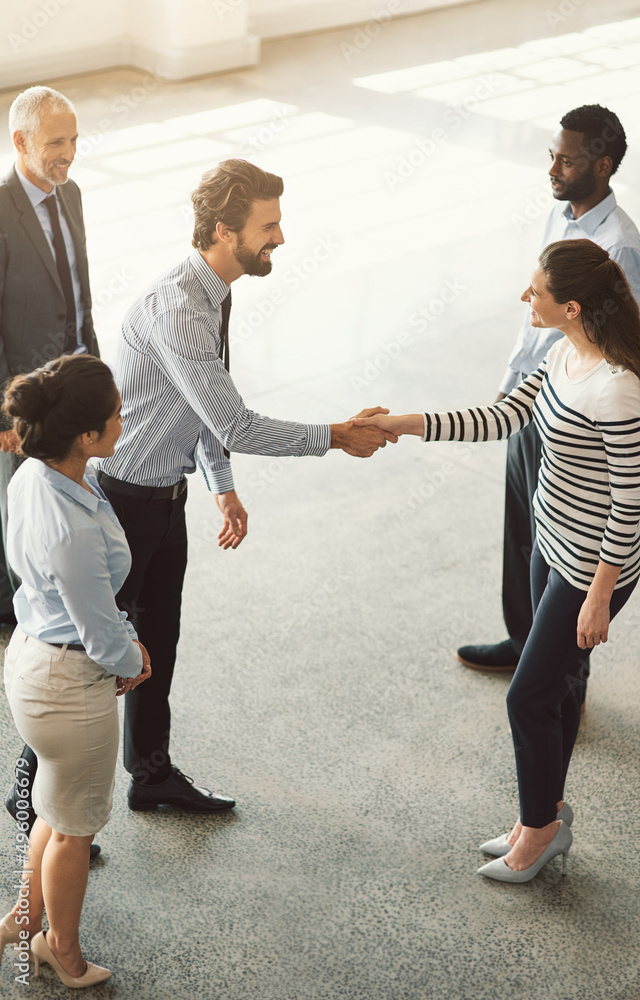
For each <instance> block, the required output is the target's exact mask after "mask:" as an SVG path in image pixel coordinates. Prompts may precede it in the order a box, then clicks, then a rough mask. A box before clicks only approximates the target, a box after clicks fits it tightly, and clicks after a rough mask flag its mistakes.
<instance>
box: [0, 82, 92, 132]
mask: <svg viewBox="0 0 640 1000" xmlns="http://www.w3.org/2000/svg"><path fill="white" fill-rule="evenodd" d="M45 111H52V112H53V113H54V114H58V115H60V114H63V115H64V114H69V113H71V114H75V112H76V109H75V108H74V106H73V104H72V103H71V101H70V100H69V99H68V98H67V97H65V96H64V94H60V93H58V91H57V90H52V89H51V87H29V88H28V89H27V90H23V91H22V93H21V94H18V96H17V97H16V99H15V101H14V102H13V104H12V105H11V107H10V108H9V132H10V133H11V135H13V134H14V132H22V134H23V135H33V134H34V132H37V131H38V129H39V128H40V122H41V120H42V115H43V113H44V112H45Z"/></svg>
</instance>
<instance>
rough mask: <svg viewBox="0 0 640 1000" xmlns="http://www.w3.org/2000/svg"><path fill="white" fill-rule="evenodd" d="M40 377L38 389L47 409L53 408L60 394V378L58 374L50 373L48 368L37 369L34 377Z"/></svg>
mask: <svg viewBox="0 0 640 1000" xmlns="http://www.w3.org/2000/svg"><path fill="white" fill-rule="evenodd" d="M36 374H37V375H39V376H40V388H41V389H42V394H43V396H44V398H45V400H46V401H47V403H48V408H51V407H52V406H55V404H56V403H57V402H58V400H59V399H60V393H61V392H62V377H61V375H60V372H54V371H51V369H50V368H37V369H36V371H35V372H34V375H36Z"/></svg>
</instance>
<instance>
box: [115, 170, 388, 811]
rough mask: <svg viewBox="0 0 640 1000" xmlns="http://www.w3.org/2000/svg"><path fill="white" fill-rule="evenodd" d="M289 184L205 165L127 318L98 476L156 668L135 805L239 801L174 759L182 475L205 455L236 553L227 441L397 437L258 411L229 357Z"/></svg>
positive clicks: (129, 598) (258, 448) (131, 722)
mask: <svg viewBox="0 0 640 1000" xmlns="http://www.w3.org/2000/svg"><path fill="white" fill-rule="evenodd" d="M282 191H283V182H282V180H281V178H279V177H276V176H275V175H274V174H268V173H266V172H265V171H263V170H261V169H260V168H258V167H256V166H254V165H253V164H250V163H247V162H246V161H244V160H226V161H225V162H223V163H221V164H219V166H218V167H217V168H215V169H214V170H212V171H210V172H209V173H207V174H205V175H204V177H203V178H202V182H201V184H200V186H199V187H198V188H197V190H196V191H195V192H194V193H193V195H192V200H193V203H194V210H195V231H194V237H193V246H194V247H195V251H194V252H193V253H192V254H191V256H190V257H188V258H187V259H186V260H185V261H183V263H181V264H179V265H178V266H177V267H174V268H173V269H172V270H171V271H169V272H168V273H167V274H165V275H164V276H163V277H161V278H160V280H159V281H158V282H157V284H156V285H155V286H154V287H152V288H151V290H150V291H149V292H147V294H146V295H144V296H143V297H142V298H141V299H140V300H139V301H138V302H136V303H135V304H134V306H133V307H132V308H131V310H130V311H129V313H128V315H127V316H126V318H125V320H124V323H123V327H122V336H121V339H120V343H119V347H118V354H117V360H116V367H115V378H116V382H117V383H118V386H119V388H120V392H121V394H122V401H123V402H122V418H123V431H122V436H121V438H120V441H119V442H118V446H117V448H116V451H115V454H114V456H113V457H112V458H107V459H105V460H104V461H103V462H102V463H101V470H100V473H99V478H100V482H101V485H102V487H103V489H104V490H105V492H106V494H107V495H108V497H109V499H110V500H111V502H112V504H113V506H114V508H115V511H116V513H117V515H118V517H119V519H120V522H121V524H122V526H123V528H124V530H125V532H126V535H127V539H128V541H129V545H130V547H131V555H132V560H133V562H132V567H131V572H130V574H129V577H128V578H127V580H126V582H125V584H124V586H123V588H122V590H121V591H120V593H119V595H118V601H119V603H120V605H121V607H123V608H125V609H126V610H127V611H128V612H129V613H130V615H131V617H132V619H133V620H134V621H135V626H136V630H137V632H138V635H139V637H140V641H141V642H142V643H143V645H145V646H146V647H147V649H148V650H149V654H150V657H151V665H152V670H153V676H152V677H151V679H150V680H149V681H148V682H147V684H144V685H140V687H138V688H136V689H135V691H132V692H130V693H129V694H128V695H126V708H125V731H124V760H125V767H126V768H127V770H128V771H129V772H130V774H131V776H132V779H131V783H130V786H129V792H128V800H129V805H130V807H131V808H132V809H138V810H141V809H155V808H157V806H158V805H160V804H170V805H174V806H178V807H181V808H184V809H188V810H192V811H201V812H215V811H219V810H223V809H230V808H232V807H233V806H234V805H235V803H234V801H233V799H232V798H231V797H229V796H227V795H223V794H221V793H218V792H216V793H213V792H210V791H208V790H207V789H206V788H199V787H197V786H196V785H194V783H193V782H192V780H191V779H190V778H187V776H185V775H183V774H182V772H181V771H179V770H178V769H177V768H176V767H174V766H173V765H172V763H171V757H170V754H169V733H170V710H169V692H170V688H171V680H172V676H173V670H174V665H175V656H176V647H177V643H178V636H179V629H180V604H181V597H182V585H183V579H184V574H185V569H186V563H187V534H186V525H185V517H184V508H185V501H186V495H187V494H186V479H185V473H189V472H193V471H194V469H195V467H196V460H197V462H198V464H199V465H200V467H201V469H202V471H203V473H204V476H205V479H206V481H207V485H208V486H209V488H210V489H211V490H212V491H213V492H214V493H215V496H216V501H217V504H218V507H219V508H220V511H221V513H222V517H223V526H222V529H221V531H220V534H219V536H218V538H219V544H220V545H221V546H222V547H223V548H225V549H226V548H236V547H237V546H238V545H239V544H240V542H241V541H242V539H243V538H244V537H245V535H246V533H247V514H246V512H245V510H244V508H243V506H242V504H241V502H240V500H239V499H238V497H237V495H236V493H235V491H234V483H233V476H232V473H231V466H230V464H229V457H228V456H229V450H230V451H240V452H245V453H247V454H253V455H296V456H303V455H318V456H320V455H324V454H326V452H327V451H328V450H329V448H341V449H342V450H343V451H346V452H347V453H348V454H351V455H357V456H362V457H366V456H369V455H371V454H373V452H374V451H376V449H377V448H379V447H384V446H385V444H386V442H387V440H390V441H396V440H397V438H395V437H394V436H393V435H388V434H384V433H382V432H380V431H377V430H376V429H374V428H357V427H355V426H354V425H353V424H352V423H351V422H350V421H347V422H345V423H339V424H331V425H329V424H302V423H294V422H291V421H285V420H274V419H272V418H270V417H265V416H262V415H261V414H259V413H255V412H253V411H252V410H249V409H248V408H247V407H246V406H245V404H244V402H243V400H242V398H241V396H240V395H239V393H238V391H237V389H236V387H235V385H234V383H233V381H232V379H231V378H230V376H229V373H228V371H227V370H226V368H225V366H224V365H223V363H222V361H221V357H220V355H221V349H222V343H221V341H222V340H224V339H225V337H224V332H225V327H226V325H227V324H226V323H225V314H226V316H227V318H228V307H229V305H230V300H229V295H230V291H229V286H230V285H231V283H232V282H233V281H235V280H236V279H237V278H239V277H241V276H242V275H243V274H251V275H259V276H263V275H267V274H269V272H270V271H271V254H272V252H273V250H275V249H276V248H277V247H278V246H279V245H280V244H282V243H283V242H284V239H283V236H282V230H281V228H280V218H281V216H280V203H279V198H280V195H281V194H282ZM366 412H367V413H373V412H378V410H376V411H373V410H372V411H366ZM385 412H386V411H385ZM364 430H367V431H369V433H367V434H363V433H362V432H363V431H364ZM145 687H146V688H148V691H147V692H146V693H143V688H145Z"/></svg>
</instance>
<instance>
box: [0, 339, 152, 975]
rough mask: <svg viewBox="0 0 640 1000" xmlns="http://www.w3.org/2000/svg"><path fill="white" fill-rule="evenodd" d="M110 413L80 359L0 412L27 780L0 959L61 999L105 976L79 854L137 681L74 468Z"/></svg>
mask: <svg viewBox="0 0 640 1000" xmlns="http://www.w3.org/2000/svg"><path fill="white" fill-rule="evenodd" d="M120 407H121V400H120V394H119V392H118V389H117V387H116V385H115V382H114V381H113V376H112V374H111V371H110V369H109V368H108V367H107V365H105V364H104V363H103V362H102V361H99V360H98V359H97V358H94V357H92V356H91V355H70V356H69V355H68V356H65V357H62V358H58V359H57V360H55V361H51V362H50V363H49V364H47V365H45V366H44V367H43V368H38V369H37V370H36V371H34V372H31V373H30V374H28V375H18V376H16V378H14V379H12V381H11V382H9V383H8V385H7V386H6V388H5V392H4V404H3V407H2V409H3V412H4V414H5V415H6V416H8V417H10V418H12V419H13V428H14V430H15V432H16V434H17V436H18V438H19V440H20V447H21V450H22V452H23V454H24V455H26V456H28V458H27V460H26V461H25V462H24V463H23V464H22V465H21V467H20V468H19V469H18V471H17V472H16V474H15V476H14V477H13V479H12V481H11V484H10V486H9V514H10V516H9V533H8V557H9V560H10V562H11V564H12V566H13V567H14V568H15V570H16V572H17V573H18V574H19V575H20V577H21V579H22V586H21V587H20V588H19V590H18V591H17V593H16V595H15V598H14V607H15V611H16V617H17V620H18V626H17V628H16V630H15V632H14V633H13V636H12V638H11V642H10V643H9V646H8V647H7V650H6V654H5V672H4V680H5V688H6V691H7V698H8V700H9V705H10V707H11V712H12V714H13V718H14V721H15V724H16V728H17V729H18V732H19V733H20V735H21V736H22V738H23V739H24V740H25V741H26V742H27V743H28V744H29V746H31V747H32V748H33V749H34V750H35V752H36V754H37V757H38V771H37V774H36V777H35V782H34V786H33V806H34V809H35V812H36V814H37V819H36V821H35V823H34V825H33V829H32V831H31V836H30V837H29V846H28V855H27V857H26V858H25V864H24V873H23V877H22V887H21V889H20V893H19V896H18V901H17V903H16V905H15V906H14V908H13V910H12V911H11V913H9V914H7V916H6V917H4V919H3V920H2V921H1V922H0V957H1V955H2V949H3V948H4V946H5V945H6V944H9V943H14V944H16V945H17V946H19V947H20V948H21V952H20V954H21V955H24V953H25V952H26V950H27V946H28V945H29V944H30V948H31V953H32V955H33V957H34V958H35V963H36V975H39V972H40V963H41V962H48V963H49V965H51V966H52V968H53V969H54V970H55V971H56V973H57V974H58V976H59V977H60V979H61V980H62V982H63V983H64V984H65V985H66V986H70V987H72V988H74V989H79V988H82V987H85V986H92V985H94V984H96V983H99V982H103V981H104V980H105V979H108V978H109V976H111V974H112V973H111V972H110V971H109V970H108V969H103V968H101V967H100V966H97V965H92V964H91V963H87V962H85V960H84V958H83V956H82V949H81V947H80V940H79V925H80V914H81V911H82V904H83V901H84V894H85V890H86V885H87V875H88V871H89V848H90V846H91V842H92V840H93V837H94V834H95V833H97V832H98V830H101V829H102V827H103V826H104V825H105V824H106V822H107V820H108V819H109V815H110V812H111V805H112V799H113V787H114V783H115V767H116V758H117V753H118V712H117V704H116V695H120V694H123V693H125V692H126V691H130V690H132V689H133V688H134V687H136V686H137V685H138V684H140V683H142V681H144V680H146V679H147V678H148V677H149V676H150V674H151V668H150V665H149V657H148V654H147V651H146V649H145V648H144V647H143V646H142V645H141V644H140V643H139V642H138V641H137V636H136V633H135V631H134V629H133V627H132V625H131V624H130V623H129V621H128V620H127V617H126V615H125V613H124V612H122V611H119V610H118V608H117V606H116V601H115V596H116V594H117V593H118V591H119V590H120V587H121V586H122V584H123V582H124V580H125V578H126V576H127V574H128V572H129V568H130V565H131V557H130V554H129V547H128V545H127V542H126V539H125V536H124V532H123V530H122V528H121V527H120V524H119V523H118V520H117V518H116V516H115V514H114V512H113V509H112V507H111V505H110V503H109V501H108V500H107V499H106V497H105V495H104V494H103V492H102V490H101V489H100V486H99V485H98V481H97V479H96V477H95V474H94V472H93V470H92V468H91V466H90V465H89V464H88V461H89V459H91V458H104V457H106V456H107V455H112V454H113V449H114V445H115V443H116V441H117V440H118V438H119V436H120V433H121V429H122V420H121V417H120ZM23 829H28V825H27V823H25V824H24V825H23ZM44 908H46V911H47V917H48V920H49V930H48V931H47V933H46V935H45V934H44V933H43V932H42V930H41V927H42V915H43V909H44ZM25 957H26V956H25ZM23 981H25V980H23Z"/></svg>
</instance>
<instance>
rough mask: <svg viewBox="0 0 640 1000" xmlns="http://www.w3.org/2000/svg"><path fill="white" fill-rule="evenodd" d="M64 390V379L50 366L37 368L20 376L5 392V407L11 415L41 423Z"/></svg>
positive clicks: (26, 420)
mask: <svg viewBox="0 0 640 1000" xmlns="http://www.w3.org/2000/svg"><path fill="white" fill-rule="evenodd" d="M61 392H62V379H61V377H60V375H59V373H58V372H55V371H51V370H50V369H49V368H37V369H36V370H35V371H34V372H31V373H30V374H28V375H22V376H18V377H17V378H16V379H15V380H14V382H13V383H12V385H11V387H10V388H8V389H7V391H6V394H5V407H6V410H7V413H8V415H9V416H11V417H17V418H18V419H20V420H24V421H25V422H26V423H27V424H31V425H33V424H39V423H42V421H43V420H44V419H45V418H46V417H47V416H48V414H49V413H50V412H51V410H52V409H53V407H54V406H55V405H56V403H57V402H58V400H59V398H60V394H61Z"/></svg>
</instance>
